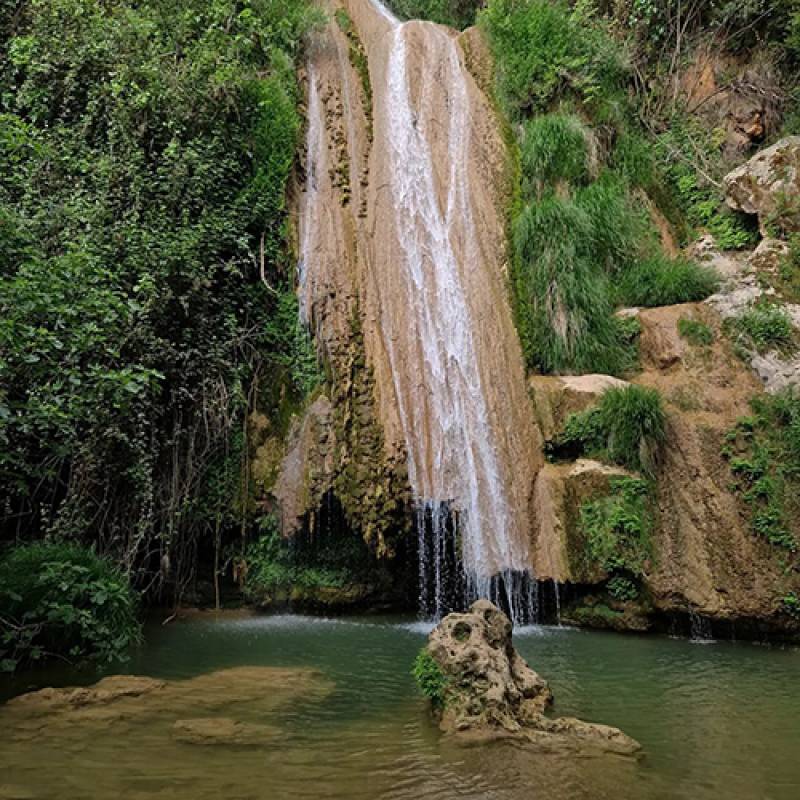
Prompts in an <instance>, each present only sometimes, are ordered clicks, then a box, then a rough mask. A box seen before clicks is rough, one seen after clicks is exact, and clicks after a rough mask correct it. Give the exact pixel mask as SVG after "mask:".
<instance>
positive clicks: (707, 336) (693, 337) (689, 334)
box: [678, 317, 714, 347]
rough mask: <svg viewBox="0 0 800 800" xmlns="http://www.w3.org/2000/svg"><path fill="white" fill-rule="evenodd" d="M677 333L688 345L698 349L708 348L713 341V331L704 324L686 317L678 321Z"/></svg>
mask: <svg viewBox="0 0 800 800" xmlns="http://www.w3.org/2000/svg"><path fill="white" fill-rule="evenodd" d="M678 333H679V334H680V335H681V336H682V337H683V338H684V339H686V340H687V341H688V342H689V343H690V344H693V345H696V346H698V347H699V346H708V345H710V344H712V343H713V341H714V331H712V330H711V328H710V327H709V326H708V325H706V324H705V322H700V321H699V320H696V319H689V318H688V317H681V318H680V319H679V320H678Z"/></svg>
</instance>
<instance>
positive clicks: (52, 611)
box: [0, 541, 139, 672]
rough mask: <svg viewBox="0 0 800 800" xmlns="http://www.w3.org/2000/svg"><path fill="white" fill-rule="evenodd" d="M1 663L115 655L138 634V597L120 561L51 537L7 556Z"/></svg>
mask: <svg viewBox="0 0 800 800" xmlns="http://www.w3.org/2000/svg"><path fill="white" fill-rule="evenodd" d="M0 622H2V634H1V637H2V638H0V667H1V668H2V670H4V671H12V672H13V671H14V669H16V667H17V665H18V664H20V663H23V662H33V661H42V660H46V659H48V658H53V657H57V658H60V659H64V660H67V661H71V662H80V661H84V660H87V659H88V660H94V661H99V662H109V661H113V660H115V659H119V658H121V657H124V655H125V652H126V650H127V649H128V647H129V646H130V645H131V644H133V643H135V642H136V641H138V639H139V624H138V622H137V620H136V598H135V596H134V594H133V592H132V591H131V588H130V586H129V584H128V580H127V578H126V577H125V575H123V574H122V573H121V572H120V571H119V570H118V569H117V568H116V567H115V566H113V565H112V564H111V563H110V562H109V561H107V560H106V559H104V558H101V557H99V556H98V555H96V554H95V553H94V552H92V551H91V550H88V549H86V548H84V547H80V546H79V545H76V544H71V543H66V542H60V541H46V542H35V543H31V544H24V545H20V546H18V547H15V548H12V549H10V550H9V551H7V552H6V553H5V554H3V555H2V557H1V558H0Z"/></svg>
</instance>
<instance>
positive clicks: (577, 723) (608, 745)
mask: <svg viewBox="0 0 800 800" xmlns="http://www.w3.org/2000/svg"><path fill="white" fill-rule="evenodd" d="M511 634H512V624H511V620H509V618H508V617H507V616H506V615H505V614H504V613H503V612H502V611H501V610H500V609H499V608H497V607H496V606H495V605H493V604H492V603H490V602H489V601H488V600H478V601H477V602H476V603H473V605H472V607H471V608H470V610H469V611H468V612H467V613H465V614H448V615H447V616H446V617H445V618H444V619H443V620H442V621H441V622H440V623H439V625H437V626H436V628H434V630H433V631H432V632H431V634H430V637H429V639H428V645H427V651H428V653H429V654H430V655H431V657H432V658H433V660H434V661H435V662H436V664H438V666H439V669H440V670H441V672H442V675H443V678H444V687H445V688H444V690H443V702H442V703H441V707H439V708H434V713H435V714H436V716H437V717H438V720H439V727H440V728H441V729H442V731H444V732H445V733H451V734H455V735H457V736H458V737H459V738H462V739H464V740H468V741H469V740H472V741H485V740H487V739H505V738H513V739H516V740H521V741H527V742H530V743H532V744H534V745H537V746H539V747H542V748H544V749H558V750H563V749H568V750H580V751H584V750H596V751H602V752H612V753H618V754H622V755H632V754H634V753H637V752H638V751H639V750H641V745H640V744H639V743H638V742H637V741H635V740H634V739H631V737H630V736H627V735H625V734H624V733H623V732H622V731H621V730H619V729H618V728H612V727H609V726H607V725H598V724H595V723H592V722H583V721H582V720H579V719H575V718H573V717H556V718H554V717H550V716H546V715H545V710H546V709H547V708H548V707H549V706H551V705H552V703H553V694H552V692H551V691H550V688H549V686H548V685H547V682H546V681H545V680H544V679H543V678H542V677H541V676H540V675H538V674H537V673H536V672H534V671H533V670H532V669H531V668H530V667H529V666H528V664H527V663H526V662H525V659H523V658H522V656H520V654H519V653H518V652H517V651H516V649H515V648H514V645H513V643H512V640H511Z"/></svg>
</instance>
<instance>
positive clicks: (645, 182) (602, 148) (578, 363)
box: [480, 0, 717, 374]
mask: <svg viewBox="0 0 800 800" xmlns="http://www.w3.org/2000/svg"><path fill="white" fill-rule="evenodd" d="M480 21H481V24H482V25H483V27H484V28H485V30H486V32H487V33H488V36H489V40H490V43H491V45H492V49H493V52H494V56H495V61H496V66H497V79H498V94H499V97H500V100H501V102H502V104H503V105H504V107H505V110H506V113H507V114H508V116H509V117H510V118H511V119H512V120H513V121H515V122H519V123H520V130H521V131H522V134H521V141H520V150H521V155H520V172H521V188H520V201H519V204H518V208H517V209H516V210H515V211H514V222H513V241H514V250H515V259H514V269H513V274H512V284H513V289H514V297H515V302H516V313H517V321H518V326H519V329H520V335H521V338H522V342H523V349H524V351H525V355H526V358H527V361H528V364H529V366H531V367H533V368H536V369H538V370H541V371H543V372H556V373H563V372H608V373H612V374H620V373H624V372H625V371H627V370H630V369H631V368H632V367H633V366H634V365H635V358H636V354H635V348H634V347H633V343H632V342H631V340H630V339H628V338H626V337H625V336H623V335H621V331H620V321H619V320H618V319H617V318H616V317H615V316H614V311H615V309H616V308H617V307H619V306H629V305H638V306H656V305H665V304H670V303H678V302H687V301H692V300H701V299H703V298H705V297H707V296H708V295H709V294H711V293H712V292H713V291H714V290H715V289H716V286H717V278H716V276H715V274H714V273H713V272H712V271H711V270H709V269H707V268H704V267H700V266H698V265H696V264H694V263H692V262H688V261H686V260H682V259H674V258H670V257H668V256H667V255H666V254H665V253H664V252H663V251H662V247H661V243H660V240H659V236H658V233H657V230H656V225H655V222H654V218H653V217H652V214H651V213H650V211H649V203H650V201H648V200H647V199H646V198H645V195H644V192H645V191H648V190H653V191H654V190H655V188H656V187H657V186H658V184H659V180H658V174H659V173H658V165H657V163H656V160H655V158H654V156H653V153H652V152H651V150H652V148H649V147H648V144H647V141H646V139H645V136H644V131H643V129H642V127H641V126H640V125H639V123H638V122H637V121H636V119H635V115H634V113H633V105H632V102H631V97H630V94H629V91H628V83H629V82H630V80H631V70H630V64H629V63H628V60H627V58H626V53H625V49H624V47H623V46H622V45H621V44H620V43H619V42H618V41H617V40H616V39H615V38H614V37H613V36H612V35H611V32H610V27H609V23H608V21H607V20H606V19H605V18H603V17H602V16H601V15H600V14H599V12H598V11H597V9H595V8H594V6H593V4H591V3H577V4H575V5H574V6H571V5H570V4H568V3H566V2H564V1H562V0H556V2H550V1H549V0H524V2H512V0H492V1H491V2H489V3H488V5H487V6H486V9H485V10H484V11H483V12H482V13H481V14H480ZM654 193H655V192H654Z"/></svg>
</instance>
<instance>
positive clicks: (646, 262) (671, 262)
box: [616, 253, 719, 307]
mask: <svg viewBox="0 0 800 800" xmlns="http://www.w3.org/2000/svg"><path fill="white" fill-rule="evenodd" d="M718 288H719V276H718V275H717V273H716V272H715V271H714V270H713V269H711V268H710V267H704V266H702V265H700V264H697V263H696V262H694V261H687V260H686V259H682V258H668V257H667V256H666V255H664V254H663V253H655V254H653V255H651V256H650V257H648V258H644V259H642V260H640V261H638V262H636V263H634V264H632V265H631V266H629V267H628V268H627V269H626V270H625V271H624V272H623V273H622V274H621V275H620V278H619V281H618V283H617V284H616V301H617V303H619V304H620V305H627V306H647V307H653V306H666V305H672V304H674V303H691V302H695V301H698V300H705V298H706V297H708V296H709V295H712V294H714V292H715V291H717V289H718Z"/></svg>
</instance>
